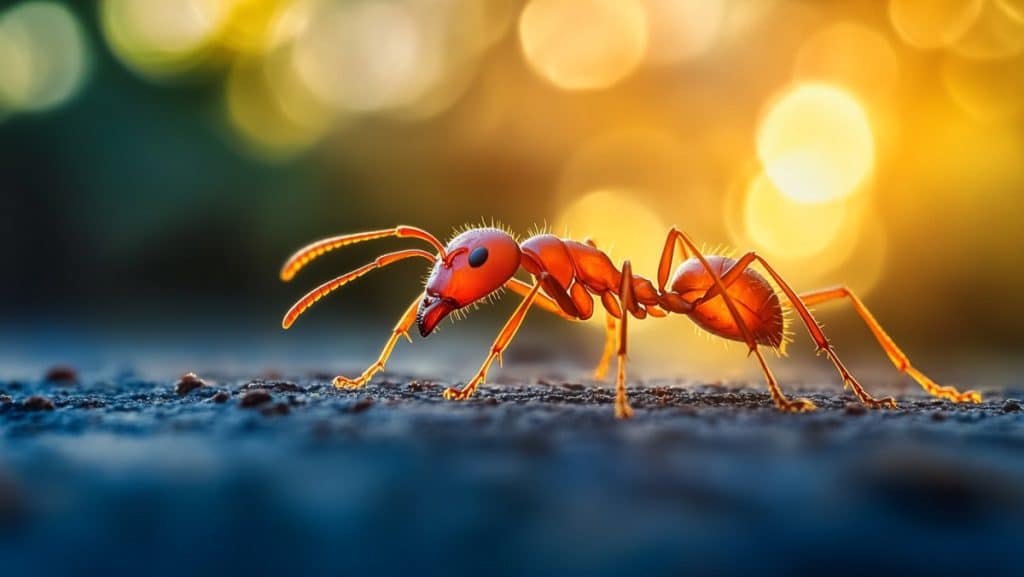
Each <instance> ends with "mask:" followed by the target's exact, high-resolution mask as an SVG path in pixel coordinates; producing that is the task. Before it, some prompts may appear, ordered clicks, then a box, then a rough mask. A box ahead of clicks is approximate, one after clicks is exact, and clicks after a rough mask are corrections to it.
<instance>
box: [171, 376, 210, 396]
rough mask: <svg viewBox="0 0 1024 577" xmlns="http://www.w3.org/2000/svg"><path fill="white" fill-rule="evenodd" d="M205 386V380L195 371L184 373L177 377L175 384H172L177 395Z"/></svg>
mask: <svg viewBox="0 0 1024 577" xmlns="http://www.w3.org/2000/svg"><path fill="white" fill-rule="evenodd" d="M205 386H206V381H204V380H203V379H200V378H199V377H198V376H196V374H195V373H185V374H184V375H182V376H181V378H180V379H178V382H177V384H175V385H174V392H175V393H177V394H178V395H179V396H184V395H187V394H189V393H191V392H192V391H194V390H196V389H199V388H202V387H205Z"/></svg>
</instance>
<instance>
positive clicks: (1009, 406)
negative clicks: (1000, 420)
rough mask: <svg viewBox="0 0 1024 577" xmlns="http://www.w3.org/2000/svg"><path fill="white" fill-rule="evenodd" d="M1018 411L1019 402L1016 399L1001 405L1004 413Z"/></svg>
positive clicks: (1007, 400)
mask: <svg viewBox="0 0 1024 577" xmlns="http://www.w3.org/2000/svg"><path fill="white" fill-rule="evenodd" d="M1019 410H1020V401H1018V400H1017V399H1006V402H1004V403H1003V412H1004V413H1015V412H1017V411H1019Z"/></svg>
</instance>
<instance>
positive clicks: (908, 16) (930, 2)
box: [889, 0, 990, 50]
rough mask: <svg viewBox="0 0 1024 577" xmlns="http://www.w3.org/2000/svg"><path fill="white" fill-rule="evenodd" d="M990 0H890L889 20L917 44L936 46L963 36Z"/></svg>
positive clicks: (920, 47) (908, 41) (909, 39)
mask: <svg viewBox="0 0 1024 577" xmlns="http://www.w3.org/2000/svg"><path fill="white" fill-rule="evenodd" d="M989 1H990V0H889V21H890V22H891V23H892V27H893V29H895V30H896V33H897V34H898V35H899V37H900V38H901V39H902V40H903V41H904V42H906V43H907V44H909V45H910V46H913V47H914V48H918V49H921V50H934V49H936V48H943V47H945V46H949V45H951V44H953V43H954V42H956V41H957V40H959V39H960V38H961V37H962V36H963V35H964V34H965V33H966V32H967V30H968V29H970V27H971V26H972V25H974V22H975V21H976V20H977V19H978V16H979V15H980V14H981V10H982V8H983V7H984V4H985V3H986V2H989Z"/></svg>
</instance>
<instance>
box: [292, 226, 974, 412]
mask: <svg viewBox="0 0 1024 577" xmlns="http://www.w3.org/2000/svg"><path fill="white" fill-rule="evenodd" d="M386 237H399V238H412V239H418V240H422V241H425V242H427V243H429V244H430V245H432V247H433V248H434V250H435V251H436V254H435V253H432V252H428V251H425V250H421V249H406V250H400V251H396V252H391V253H388V254H384V255H382V256H379V257H377V258H376V259H374V260H373V261H372V262H370V263H368V264H365V265H363V266H361V267H359V268H357V269H355V270H353V271H351V272H348V273H346V274H343V275H341V276H339V277H337V278H335V279H333V280H330V281H328V282H326V283H324V284H322V285H320V286H319V287H317V288H316V289H314V290H313V291H311V292H310V293H308V294H307V295H306V296H304V297H302V298H301V299H299V301H298V302H296V303H295V305H293V306H292V308H291V309H290V310H289V311H288V312H287V314H285V316H284V319H283V321H282V323H281V325H282V326H283V327H284V328H285V329H288V328H289V327H291V325H292V324H293V323H294V322H295V320H296V319H297V318H298V317H299V316H300V315H301V314H302V313H304V312H305V311H306V310H307V309H309V307H311V306H312V305H313V304H314V303H316V302H317V301H319V300H320V299H321V298H323V297H325V296H327V295H328V294H330V293H331V292H333V291H335V290H337V289H339V288H341V287H342V286H344V285H346V284H348V283H349V282H351V281H353V280H355V279H357V278H359V277H361V276H363V275H365V274H366V273H368V272H370V271H372V270H375V269H378V268H381V267H384V266H387V265H389V264H392V263H395V262H398V261H400V260H404V259H407V258H412V257H420V258H423V259H425V260H428V261H430V262H431V263H433V265H434V266H433V269H432V270H431V272H430V276H429V277H428V278H427V282H426V289H425V290H424V292H423V293H421V294H419V295H417V297H416V298H415V299H414V300H413V301H412V303H410V304H409V306H408V308H407V309H406V311H405V313H403V314H402V317H401V318H400V319H399V321H398V323H397V324H396V325H395V328H394V329H393V331H392V333H391V337H390V338H389V339H388V341H387V342H386V343H385V345H384V349H383V350H382V351H381V353H380V356H379V357H378V358H377V360H376V361H375V362H374V363H373V364H372V365H370V366H369V367H367V369H366V370H365V371H363V373H362V374H361V375H360V376H358V377H356V378H354V379H352V378H347V377H341V376H339V377H335V379H334V385H335V386H337V387H343V388H356V387H361V386H363V385H365V384H366V383H367V382H368V381H369V380H370V379H371V378H372V377H373V375H374V374H376V373H377V372H378V371H380V370H382V369H383V368H384V364H385V363H386V362H387V360H388V357H389V356H390V355H391V352H392V350H393V349H394V347H395V345H396V344H397V342H398V339H399V338H400V337H403V336H404V337H405V338H406V339H408V340H409V341H410V342H412V339H411V338H410V337H409V329H410V328H411V327H412V325H413V324H416V325H417V328H418V329H419V332H420V335H421V336H423V337H426V336H428V335H429V334H430V333H431V332H432V331H433V330H434V329H435V328H436V327H437V325H438V323H439V322H440V321H441V320H442V319H444V318H445V317H446V316H448V315H449V314H450V313H452V312H454V311H458V310H460V309H462V308H464V307H466V306H468V305H470V304H473V303H475V302H477V301H479V300H481V299H484V298H487V297H489V296H490V295H491V294H492V293H494V292H495V291H497V290H498V289H500V288H502V287H505V288H508V289H511V290H512V291H514V292H516V293H517V294H519V295H522V296H523V301H522V302H521V303H520V304H519V306H518V307H516V310H515V312H513V313H512V316H511V317H510V318H509V319H508V321H507V322H506V323H505V326H504V327H503V328H502V329H501V332H500V333H499V334H498V337H497V339H495V341H494V344H493V345H492V346H491V350H490V353H489V354H488V355H487V358H486V359H484V362H483V364H482V365H481V366H480V370H479V371H477V373H476V375H474V377H473V378H472V379H471V380H470V381H469V382H467V383H466V384H465V386H463V387H462V388H447V389H445V391H444V393H443V396H444V398H445V399H449V400H463V399H467V398H469V397H470V396H471V395H472V394H473V393H474V392H475V391H476V389H477V386H478V385H480V384H481V383H482V382H484V380H485V379H486V377H487V370H488V369H489V368H490V366H491V364H492V363H493V362H494V360H495V359H497V360H498V362H499V364H500V362H501V354H502V352H503V351H504V350H505V348H506V347H507V346H508V344H509V342H510V341H511V340H512V338H513V337H514V336H515V334H516V332H517V331H518V330H519V327H520V326H521V325H522V323H523V319H524V318H525V317H526V313H527V311H529V309H530V308H531V307H533V306H536V307H539V308H541V309H544V310H546V311H548V312H550V313H554V314H556V315H558V316H560V317H562V318H564V319H567V320H586V319H589V318H590V317H591V316H592V315H593V314H594V301H595V298H596V299H598V300H600V303H601V306H602V307H603V308H604V310H605V315H606V319H607V323H606V327H607V329H606V339H605V348H604V352H603V354H602V356H601V360H600V362H599V363H598V365H597V368H596V369H595V371H594V376H595V377H596V378H598V379H603V378H604V376H605V374H606V372H607V370H608V366H609V364H610V360H611V356H612V354H615V355H616V356H617V361H618V363H617V365H618V367H617V368H618V370H617V376H616V387H615V416H616V417H618V418H629V417H630V416H632V414H633V409H632V408H631V407H630V405H629V401H628V399H627V397H626V351H627V343H628V341H627V328H628V324H629V318H630V317H633V318H634V319H636V320H643V319H645V318H647V317H664V316H666V315H668V314H669V313H676V314H681V315H686V316H688V317H689V318H690V319H691V320H693V321H694V322H695V323H696V324H697V325H698V326H699V327H701V328H702V329H704V330H706V331H708V332H710V333H712V334H714V335H717V336H719V337H722V338H726V339H730V340H734V341H739V342H742V343H745V344H746V346H747V347H748V349H749V352H750V354H753V355H754V356H755V357H756V358H757V361H758V363H759V364H760V367H761V370H762V371H764V375H765V380H766V381H767V384H768V391H769V393H770V394H771V398H772V401H773V402H774V403H775V406H776V407H778V408H779V409H780V410H782V411H789V412H803V411H811V410H814V409H815V408H816V407H815V405H814V403H812V402H811V401H810V400H809V399H802V398H797V399H790V398H788V397H786V396H785V395H784V394H783V392H782V389H780V388H779V384H778V382H777V381H776V380H775V376H774V375H773V374H772V372H771V370H770V369H769V368H768V364H767V362H765V358H764V355H763V354H762V352H761V349H760V347H762V346H763V347H768V348H772V349H776V350H778V349H779V348H780V347H781V346H782V345H783V343H784V340H785V334H786V333H785V329H786V327H785V324H786V318H785V315H784V314H783V313H784V309H786V308H791V309H793V310H794V311H795V312H796V314H797V316H798V317H799V319H800V321H801V322H802V324H803V325H804V326H805V327H806V328H807V332H808V333H809V335H810V337H811V339H813V340H814V343H815V345H816V346H817V350H818V352H819V353H823V354H825V355H826V356H827V357H828V359H829V360H830V361H832V364H833V365H834V366H835V368H836V370H837V371H838V373H839V376H840V377H841V378H842V380H843V385H844V386H849V387H850V388H851V389H852V390H853V392H854V394H855V395H856V396H857V398H858V399H859V400H860V402H861V403H863V404H864V405H865V406H867V407H870V408H895V407H896V400H895V399H893V398H892V397H886V398H882V399H877V398H875V397H873V396H871V395H870V394H869V393H868V392H867V391H865V390H864V388H863V387H862V386H861V385H860V383H859V382H857V380H856V379H855V378H854V377H853V375H852V374H850V372H849V370H847V368H846V366H845V365H844V364H843V363H842V361H841V360H840V359H839V356H838V355H837V354H836V352H835V350H834V349H833V348H832V345H831V343H830V342H829V340H828V338H826V336H825V333H824V332H823V331H822V330H821V327H820V326H819V325H818V323H817V321H815V319H814V317H813V316H812V315H811V312H810V311H809V310H808V307H810V306H813V305H816V304H820V303H824V302H828V301H832V300H837V299H842V298H846V299H849V301H850V303H851V304H852V305H853V307H854V310H855V311H856V312H857V314H858V315H860V317H861V319H863V321H864V322H865V323H866V324H867V326H868V328H869V329H870V330H871V332H872V333H873V334H874V336H875V338H876V339H877V340H878V343H879V344H880V345H881V346H882V349H884V350H885V352H886V354H887V355H888V356H889V359H890V360H891V361H892V363H893V364H894V365H895V366H896V368H897V369H899V370H900V371H901V372H904V373H907V374H908V375H910V376H911V377H912V378H913V379H914V380H915V381H917V382H918V383H919V384H920V385H921V387H922V388H923V389H924V390H925V391H926V392H928V393H929V394H931V395H934V396H936V397H941V398H944V399H948V400H950V401H953V402H974V403H980V402H981V395H980V394H979V393H978V392H976V391H966V392H960V391H958V390H957V389H955V388H953V387H951V386H940V385H938V384H937V383H935V382H934V381H932V380H931V379H930V378H928V377H927V376H925V375H924V374H923V373H921V372H920V371H919V370H917V369H916V368H915V367H914V366H913V365H911V364H910V360H909V359H908V358H907V356H906V355H905V354H904V353H903V351H902V350H900V348H899V347H898V346H896V343H895V342H893V340H892V338H891V337H889V335H888V334H887V333H886V332H885V330H884V329H882V326H881V325H880V324H879V323H878V321H877V320H875V317H874V315H872V314H871V312H870V311H869V310H868V309H867V307H865V306H864V303H863V302H861V300H860V299H859V298H857V296H856V295H855V294H854V293H853V292H852V291H850V290H849V289H848V288H846V287H842V286H840V287H835V288H829V289H823V290H816V291H811V292H806V293H802V294H797V293H796V292H795V291H794V290H793V289H792V288H791V287H790V285H789V283H787V282H786V281H785V279H783V278H782V276H781V275H779V273H778V272H776V271H775V269H774V268H772V266H771V265H770V264H769V263H768V262H767V261H765V259H764V258H762V257H761V256H759V255H758V254H757V253H755V252H748V253H746V254H744V255H743V256H741V257H740V258H738V259H734V258H729V257H725V256H718V255H704V254H702V253H701V251H700V250H699V249H698V248H697V245H695V244H694V242H693V241H692V240H691V239H690V237H689V236H687V235H686V234H685V233H683V232H681V231H680V230H678V229H677V228H675V227H673V228H672V229H671V230H669V232H668V236H667V237H666V238H665V245H664V248H663V249H662V252H661V259H660V261H659V265H658V277H657V286H655V285H654V283H652V282H651V281H650V280H648V279H646V278H644V277H642V276H639V275H636V274H633V268H632V266H631V265H630V262H629V261H628V260H626V261H623V263H622V265H621V266H620V267H619V268H616V267H615V265H614V264H613V263H612V260H611V259H610V258H609V257H608V255H607V254H606V253H604V252H603V251H601V250H600V249H599V248H598V247H597V244H596V243H595V242H593V241H591V240H589V239H587V240H584V241H583V242H579V241H575V240H571V239H563V238H558V237H556V236H554V235H552V234H536V235H533V236H531V237H530V238H528V239H526V240H525V241H523V242H522V243H520V242H518V241H517V240H516V239H515V238H514V237H513V236H512V235H511V234H509V233H507V232H505V231H503V230H500V229H498V228H494V227H479V228H470V229H468V230H465V231H464V232H462V233H460V234H458V235H456V236H455V237H454V238H453V239H452V240H451V241H450V242H449V243H448V245H447V246H445V245H443V244H441V242H440V241H439V240H438V239H437V238H436V237H435V236H433V235H432V234H430V233H428V232H426V231H424V230H422V229H419V228H416V227H412V226H404V225H403V226H397V227H395V228H389V229H383V230H376V231H370V232H361V233H354V234H346V235H342V236H336V237H331V238H326V239H323V240H319V241H317V242H314V243H312V244H310V245H308V246H306V247H304V248H302V249H300V250H299V251H298V252H296V253H295V254H294V255H292V257H291V258H289V259H288V261H287V262H285V264H284V267H283V268H282V269H281V280H282V281H285V282H287V281H290V280H292V279H293V278H294V277H295V275H296V274H297V273H298V272H299V270H301V269H302V268H303V267H305V266H306V265H307V264H308V263H309V262H310V261H312V260H313V259H315V258H317V257H319V256H321V255H323V254H324V253H327V252H330V251H332V250H335V249H338V248H341V247H343V246H348V245H351V244H355V243H359V242H365V241H369V240H375V239H380V238H386ZM677 249H678V250H679V251H681V253H682V257H683V261H682V263H681V264H680V265H679V266H678V267H677V268H676V269H675V271H674V272H672V262H673V259H674V258H675V253H676V251H677ZM755 263H757V264H759V265H760V266H761V267H762V268H763V269H764V271H765V272H766V273H767V275H768V277H770V278H771V279H772V281H774V283H775V285H776V286H777V287H778V292H781V293H782V295H781V296H782V297H784V299H785V300H782V299H781V298H780V295H779V294H778V292H777V291H776V289H775V288H774V287H773V285H772V283H770V282H769V281H768V279H766V278H765V277H764V276H763V275H762V274H761V273H759V272H757V271H756V270H754V269H753V268H751V265H753V264H755ZM520 268H522V269H524V270H525V271H526V272H527V273H529V274H530V275H531V276H532V277H533V283H532V284H530V283H526V282H523V281H521V280H519V279H517V278H515V277H514V276H513V275H515V274H516V272H518V271H519V269H520ZM670 273H671V276H670ZM666 287H668V288H667V289H666Z"/></svg>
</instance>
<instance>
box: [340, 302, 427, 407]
mask: <svg viewBox="0 0 1024 577" xmlns="http://www.w3.org/2000/svg"><path fill="white" fill-rule="evenodd" d="M422 298H423V297H422V296H417V297H416V298H415V299H413V301H412V304H411V305H409V308H408V309H407V310H406V311H405V314H403V315H402V318H400V319H399V320H398V323H397V324H396V325H395V328H394V329H393V330H392V331H391V338H389V339H388V342H387V343H385V344H384V349H383V350H381V352H380V356H378V357H377V361H376V362H375V363H373V364H372V365H370V366H369V367H367V368H366V370H365V371H363V374H361V375H359V376H358V377H356V378H354V379H350V378H348V377H342V376H337V377H334V386H335V387H338V388H339V389H358V388H359V387H362V386H363V385H365V384H366V383H368V382H370V379H372V378H373V375H375V374H377V373H378V372H380V371H382V370H384V364H385V363H387V362H388V357H390V356H391V351H393V350H394V348H395V345H396V344H397V343H398V339H399V337H405V338H406V340H408V341H409V342H410V343H411V342H412V339H411V338H409V329H410V328H411V327H412V325H413V323H415V322H416V311H417V309H418V308H419V304H420V300H422Z"/></svg>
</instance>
